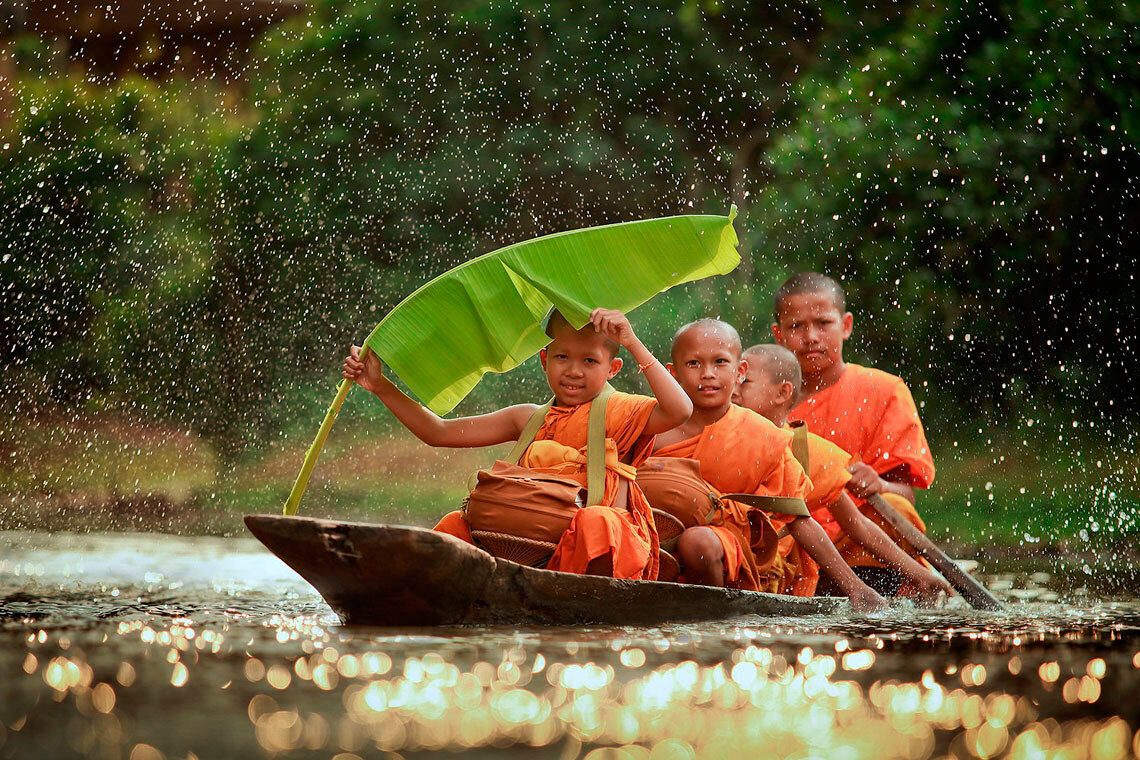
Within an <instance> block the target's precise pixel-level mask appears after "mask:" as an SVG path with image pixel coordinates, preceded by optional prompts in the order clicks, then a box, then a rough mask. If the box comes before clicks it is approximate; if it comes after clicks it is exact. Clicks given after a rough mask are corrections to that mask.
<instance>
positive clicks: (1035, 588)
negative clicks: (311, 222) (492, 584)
mask: <svg viewBox="0 0 1140 760" xmlns="http://www.w3.org/2000/svg"><path fill="white" fill-rule="evenodd" d="M985 579H986V580H987V582H988V583H989V584H990V585H991V587H992V588H995V589H997V590H999V592H1000V593H1002V594H1003V595H1004V596H1005V597H1006V598H1007V600H1008V601H1009V607H1008V609H1007V610H1006V611H1003V612H1000V613H983V612H976V611H973V610H970V609H968V608H965V607H964V606H963V605H962V604H952V605H951V606H950V607H948V608H947V609H943V610H935V611H930V610H916V609H913V608H911V607H909V606H908V605H906V604H905V603H902V604H899V605H898V606H896V607H895V608H892V610H891V611H889V612H888V613H885V614H883V615H878V616H863V617H854V616H847V615H844V616H834V617H804V618H786V619H784V618H782V619H772V618H759V617H748V618H739V619H734V620H728V621H718V622H711V623H701V624H686V625H676V626H662V627H654V628H587V629H583V628H574V629H565V628H561V629H560V628H535V629H513V628H512V629H504V628H451V629H406V630H382V629H360V628H353V629H349V628H345V627H342V626H340V625H339V624H338V621H337V618H336V616H335V615H334V614H333V613H332V612H331V610H330V609H329V608H328V607H327V606H326V605H325V604H324V602H323V601H322V600H321V598H320V597H319V596H318V595H317V594H316V592H315V591H313V590H312V589H311V588H310V587H309V586H308V584H306V583H305V582H304V581H303V580H302V579H301V578H300V577H299V576H297V575H296V574H295V573H293V572H292V571H291V570H290V569H289V568H288V567H286V566H285V565H284V564H282V563H281V562H280V561H278V560H277V559H276V558H275V557H273V556H272V555H271V554H269V553H268V552H267V551H265V550H264V549H262V548H261V546H260V544H258V543H257V542H256V541H254V540H253V539H247V538H215V537H177V536H168V535H158V534H130V533H116V534H89V535H75V534H47V533H33V532H20V533H0V758H71V757H84V758H87V757H91V758H108V759H109V760H112V759H122V760H158V759H159V758H180V759H181V758H203V759H205V758H228V757H234V758H237V757H241V758H256V757H266V758H269V757H272V758H336V760H354V758H364V757H374V756H392V757H395V756H403V757H413V756H423V755H425V754H433V753H435V752H439V751H454V750H467V752H468V753H470V754H471V755H474V756H476V757H500V756H502V755H504V754H507V755H511V756H518V757H542V758H547V757H549V758H560V759H561V758H566V759H567V760H568V759H570V758H579V757H589V758H591V760H601V758H647V757H651V758H655V759H657V758H661V759H665V758H669V759H672V758H677V759H680V758H694V757H732V758H743V757H760V758H768V757H770V758H813V757H821V758H841V759H842V760H857V759H858V758H875V759H876V760H879V759H884V758H896V757H897V758H904V757H905V758H929V757H959V758H991V757H1014V758H1026V759H1028V758H1048V757H1058V758H1061V757H1063V758H1089V759H1090V760H1115V759H1117V758H1127V757H1137V756H1140V732H1138V729H1140V603H1138V602H1137V601H1136V600H1135V599H1134V598H1131V599H1130V598H1119V599H1099V600H1097V599H1089V598H1087V597H1080V596H1073V595H1071V594H1069V595H1065V594H1061V595H1058V594H1057V593H1056V592H1051V591H1049V587H1050V580H1051V579H1050V577H1049V575H1048V573H1037V574H1033V575H1029V576H1027V575H1026V574H1024V573H1021V574H1019V575H1018V576H1016V577H1014V576H985ZM955 601H958V600H955Z"/></svg>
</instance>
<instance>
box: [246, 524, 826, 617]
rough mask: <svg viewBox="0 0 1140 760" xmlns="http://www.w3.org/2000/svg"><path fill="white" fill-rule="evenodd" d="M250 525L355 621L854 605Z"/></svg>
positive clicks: (790, 612)
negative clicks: (605, 574) (572, 570)
mask: <svg viewBox="0 0 1140 760" xmlns="http://www.w3.org/2000/svg"><path fill="white" fill-rule="evenodd" d="M245 524H246V526H247V527H248V528H249V530H250V532H251V533H253V535H254V536H256V537H257V539H258V540H259V541H261V542H262V543H263V544H264V545H265V546H266V547H267V548H268V549H269V550H270V551H271V552H273V553H274V554H275V555H277V556H278V557H279V558H280V559H281V560H282V561H284V562H285V563H286V564H287V565H289V566H290V567H291V568H293V569H294V570H295V571H297V573H299V574H300V575H301V576H302V577H303V578H304V579H305V580H306V581H308V582H309V583H310V584H311V585H312V586H313V587H314V588H315V589H316V590H317V591H318V592H320V594H321V596H322V597H324V599H325V601H327V602H328V604H329V606H330V607H332V609H333V610H334V611H335V612H336V613H337V614H338V615H339V616H340V618H341V620H342V621H343V622H344V623H345V624H348V625H376V626H435V625H462V624H489V625H583V624H601V625H654V624H659V623H667V622H685V621H698V620H712V619H727V618H732V617H739V616H742V615H764V616H775V617H783V616H802V615H826V614H833V613H835V612H837V611H840V610H841V609H846V607H847V602H846V600H844V599H836V598H826V597H824V598H820V597H817V598H802V597H793V596H786V595H782V594H767V593H761V592H755V591H739V590H735V589H723V588H712V587H708V586H694V585H687V584H680V583H665V582H658V581H632V580H619V579H614V578H604V577H599V576H585V575H574V574H570V573H560V572H554V571H551V570H541V569H538V568H533V567H525V566H523V565H519V564H516V563H514V562H509V561H507V560H502V559H496V558H495V557H493V556H491V555H490V554H488V553H487V552H485V551H483V550H482V549H479V548H478V547H476V546H472V545H471V544H468V543H466V542H464V541H461V540H459V539H457V538H455V537H453V536H449V535H446V534H443V533H437V532H435V531H432V530H427V529H424V528H415V527H409V526H401V525H386V524H379V523H362V522H344V521H337V520H327V519H322V518H315V517H297V516H282V515H248V516H246V518H245Z"/></svg>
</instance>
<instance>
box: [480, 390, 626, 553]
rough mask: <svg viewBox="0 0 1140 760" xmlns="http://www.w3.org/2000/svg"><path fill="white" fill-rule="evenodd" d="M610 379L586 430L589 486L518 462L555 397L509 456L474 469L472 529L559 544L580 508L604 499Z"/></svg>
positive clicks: (530, 422)
mask: <svg viewBox="0 0 1140 760" xmlns="http://www.w3.org/2000/svg"><path fill="white" fill-rule="evenodd" d="M613 392H614V389H613V387H612V386H610V385H609V384H608V383H607V384H606V386H605V388H603V389H602V392H601V393H599V394H598V396H597V397H596V398H595V399H594V400H593V403H592V404H591V406H590V416H589V419H588V421H587V427H586V430H587V433H586V488H582V486H581V484H579V483H578V482H577V481H574V480H570V479H568V478H560V477H558V476H556V475H547V474H544V473H539V472H535V471H534V470H531V469H529V468H526V467H521V466H519V465H518V464H517V463H518V461H519V459H521V458H522V455H523V454H524V453H525V452H526V449H527V447H528V446H530V444H531V443H533V442H534V439H535V436H536V435H537V434H538V429H539V428H540V427H541V426H542V423H543V421H544V420H545V419H546V413H547V412H549V411H550V406H551V403H552V402H548V403H546V404H545V405H544V406H541V407H539V408H538V409H537V410H536V411H535V413H534V414H533V415H531V418H530V419H529V420H528V421H527V424H526V426H525V427H524V428H523V431H522V434H521V435H520V436H519V439H518V441H517V442H516V443H515V445H514V448H512V449H511V452H510V454H508V455H507V458H506V460H499V461H497V462H495V464H494V465H492V467H491V468H490V469H489V470H480V471H479V472H477V473H475V474H474V475H473V476H472V478H471V482H470V483H469V486H470V489H471V493H470V495H468V497H467V499H466V501H465V502H464V505H463V516H464V517H465V518H466V520H467V523H468V525H470V526H471V530H472V531H486V532H491V533H505V534H509V535H512V536H518V537H521V538H526V539H531V540H534V541H544V542H549V543H552V544H557V543H558V541H559V539H561V537H562V533H563V532H564V531H565V530H566V528H567V527H568V526H569V525H570V521H571V520H572V519H573V518H574V515H575V514H576V513H577V511H578V510H579V509H581V508H582V507H585V506H589V505H590V504H596V503H598V502H600V501H601V499H602V495H603V493H604V492H605V482H606V481H605V476H606V463H605V432H606V406H607V405H608V404H609V399H610V396H611V395H612V394H613Z"/></svg>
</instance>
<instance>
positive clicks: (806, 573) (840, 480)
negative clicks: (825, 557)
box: [773, 425, 852, 593]
mask: <svg viewBox="0 0 1140 760" xmlns="http://www.w3.org/2000/svg"><path fill="white" fill-rule="evenodd" d="M785 429H787V430H791V429H792V427H791V426H790V425H789V426H788V427H787V428H785ZM807 449H808V478H809V479H810V480H811V486H812V487H811V491H810V492H809V493H808V495H807V496H806V497H805V498H804V501H805V502H807V508H808V512H810V513H811V516H812V518H813V519H814V520H815V521H816V522H817V523H819V524H820V527H822V528H823V531H824V533H826V534H827V537H828V538H830V539H831V542H832V543H837V542H838V541H839V540H840V539H842V538H844V537H845V534H844V533H843V527H842V526H841V525H840V524H839V521H838V520H836V519H835V515H834V514H832V512H831V506H832V505H833V504H835V502H836V501H838V500H839V496H840V495H841V494H842V493H843V489H844V488H845V487H846V485H847V482H848V481H849V480H851V473H849V472H848V471H847V465H849V464H850V463H851V461H852V457H851V455H850V454H848V453H847V452H846V451H844V450H843V449H841V448H839V447H838V446H836V445H835V444H834V443H832V442H831V441H828V440H827V439H825V438H821V437H819V436H818V435H816V434H815V433H812V432H810V431H809V432H808V434H807ZM790 519H791V518H788V517H783V516H781V519H779V520H777V519H775V518H773V523H774V524H775V523H777V522H778V523H780V524H786V523H787V522H788V521H789V520H790ZM797 548H798V547H796V546H795V539H793V538H792V537H791V536H784V537H783V538H781V539H780V554H781V555H783V556H785V557H788V556H793V557H794V555H793V551H794V550H795V549H797ZM802 554H804V557H805V558H806V559H807V560H808V561H807V562H802V563H801V562H798V561H797V562H793V563H792V565H793V569H794V571H795V575H794V576H793V577H792V578H791V580H790V583H791V586H792V588H796V587H799V588H801V589H803V590H805V591H806V590H807V589H808V588H810V589H811V590H812V593H814V592H815V587H816V585H817V584H818V583H819V566H818V565H817V564H816V563H815V561H814V560H812V559H811V558H810V557H806V552H805V553H802ZM794 558H795V559H799V558H796V557H794Z"/></svg>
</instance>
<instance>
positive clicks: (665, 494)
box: [637, 457, 808, 528]
mask: <svg viewBox="0 0 1140 760" xmlns="http://www.w3.org/2000/svg"><path fill="white" fill-rule="evenodd" d="M637 485H639V486H640V487H641V490H642V492H643V493H644V494H645V498H646V499H648V500H649V504H650V505H651V506H652V507H653V508H654V509H660V510H662V511H664V512H668V513H669V514H671V515H673V516H674V517H676V518H677V519H678V520H680V521H681V522H682V523H683V524H684V526H685V527H686V528H691V527H693V526H696V525H708V524H709V523H710V522H712V521H713V518H715V517H716V513H717V510H718V509H720V507H721V502H722V501H723V500H725V499H730V500H732V501H738V502H740V503H742V504H747V505H748V506H750V507H759V508H760V509H762V510H764V511H766V512H778V513H780V514H785V515H797V516H803V517H806V516H807V515H808V510H807V505H806V504H805V503H804V500H803V499H796V498H793V497H790V496H761V495H759V494H752V493H724V494H722V493H721V492H720V491H718V490H716V489H715V488H713V487H712V486H711V485H709V483H708V481H706V480H705V479H704V478H702V477H701V464H700V462H698V461H697V460H695V459H682V458H680V457H649V458H648V459H646V460H645V462H643V463H642V464H641V466H640V467H638V468H637Z"/></svg>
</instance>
